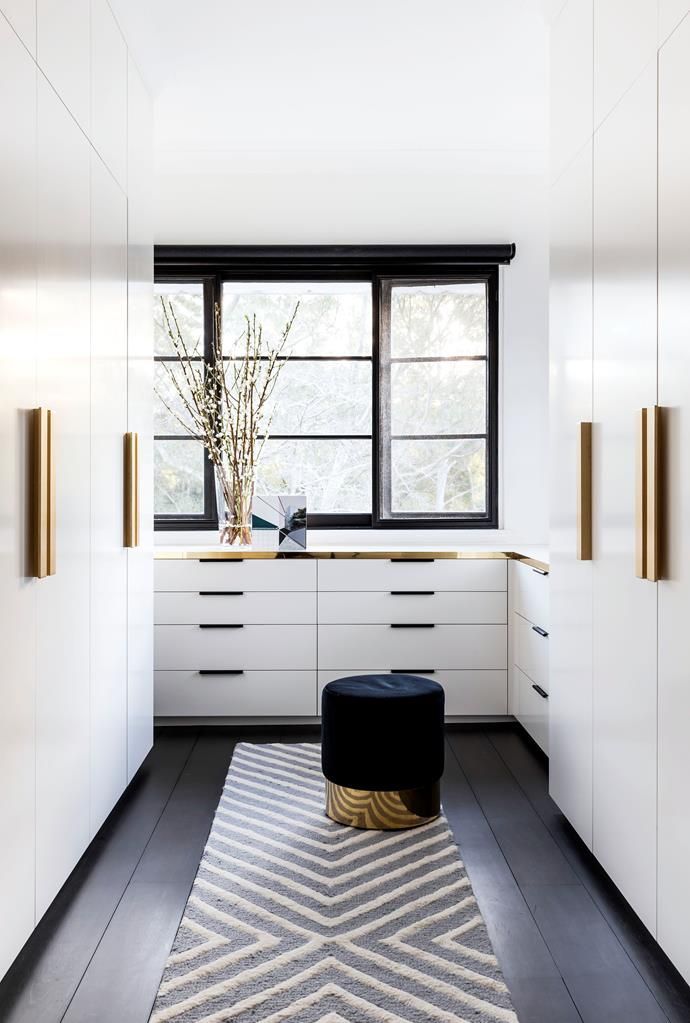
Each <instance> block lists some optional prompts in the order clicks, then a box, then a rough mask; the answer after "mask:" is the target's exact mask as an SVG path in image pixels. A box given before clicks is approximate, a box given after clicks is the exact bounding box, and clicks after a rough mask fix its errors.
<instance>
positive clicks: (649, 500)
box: [645, 405, 661, 582]
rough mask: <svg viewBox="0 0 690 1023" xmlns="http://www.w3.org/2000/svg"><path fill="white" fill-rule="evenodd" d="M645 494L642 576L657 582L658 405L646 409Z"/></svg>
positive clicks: (659, 492)
mask: <svg viewBox="0 0 690 1023" xmlns="http://www.w3.org/2000/svg"><path fill="white" fill-rule="evenodd" d="M646 418H647V444H646V453H647V471H646V473H645V475H646V481H647V494H646V505H647V512H646V516H645V519H646V523H645V525H646V533H647V542H646V548H647V565H646V572H645V578H646V579H648V580H649V581H650V582H656V581H657V580H658V579H660V578H661V565H660V562H661V490H660V480H661V472H660V469H661V464H660V463H661V409H660V408H659V406H658V405H654V406H653V407H652V408H648V409H647V417H646Z"/></svg>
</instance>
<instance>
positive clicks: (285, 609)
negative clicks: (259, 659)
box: [155, 590, 316, 625]
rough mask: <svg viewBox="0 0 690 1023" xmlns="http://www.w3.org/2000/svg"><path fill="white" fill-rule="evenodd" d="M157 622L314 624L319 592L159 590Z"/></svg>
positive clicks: (182, 623)
mask: <svg viewBox="0 0 690 1023" xmlns="http://www.w3.org/2000/svg"><path fill="white" fill-rule="evenodd" d="M155 622H156V625H194V624H199V623H200V622H201V623H204V624H207V625H223V624H227V623H233V622H235V623H238V622H241V623H242V624H243V625H314V624H315V623H316V594H315V593H302V592H301V591H299V590H297V591H296V592H295V593H291V594H289V595H287V594H285V593H265V592H261V591H256V590H254V591H251V590H250V591H249V592H247V593H244V592H243V591H242V590H234V591H220V592H219V591H215V590H211V591H205V592H202V593H185V592H183V593H167V592H163V593H157V594H156V599H155Z"/></svg>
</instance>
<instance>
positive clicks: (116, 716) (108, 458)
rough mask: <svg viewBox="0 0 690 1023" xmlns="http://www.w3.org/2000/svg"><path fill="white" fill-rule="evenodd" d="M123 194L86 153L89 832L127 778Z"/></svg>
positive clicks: (111, 802) (99, 161)
mask: <svg viewBox="0 0 690 1023" xmlns="http://www.w3.org/2000/svg"><path fill="white" fill-rule="evenodd" d="M126 429H127V200H126V199H125V196H124V195H123V193H122V191H121V190H120V188H119V187H118V185H117V184H116V183H115V181H114V180H113V178H112V177H111V175H110V173H109V171H108V170H107V168H106V167H105V165H104V164H103V162H102V161H101V159H100V158H99V157H98V156H97V155H96V154H95V153H92V156H91V474H90V475H91V620H90V624H91V834H92V835H93V834H95V832H96V831H97V830H98V828H99V827H100V825H101V824H102V823H103V821H104V820H105V818H106V817H107V815H108V813H109V812H110V810H111V809H112V807H113V806H114V805H115V803H116V802H117V800H118V799H119V797H120V795H121V794H122V791H123V789H124V787H125V785H126V783H127V688H126V678H127V555H126V552H125V549H124V547H123V545H122V539H123V536H122V533H123V527H122V509H123V505H124V493H123V472H122V450H123V441H122V438H123V434H124V433H125V431H126Z"/></svg>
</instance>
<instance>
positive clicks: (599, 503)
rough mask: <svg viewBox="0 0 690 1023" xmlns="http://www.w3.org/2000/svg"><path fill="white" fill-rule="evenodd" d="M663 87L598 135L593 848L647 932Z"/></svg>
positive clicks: (645, 87)
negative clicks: (642, 538) (642, 458)
mask: <svg viewBox="0 0 690 1023" xmlns="http://www.w3.org/2000/svg"><path fill="white" fill-rule="evenodd" d="M656 94H657V84H656V66H655V65H652V66H650V67H649V68H648V69H647V70H646V71H645V72H644V74H643V75H642V76H641V77H640V78H639V79H638V80H637V82H636V83H635V85H634V86H633V87H632V88H631V89H630V91H629V92H627V93H626V95H625V96H624V98H623V99H622V100H621V101H620V103H619V104H618V106H617V107H616V108H615V109H614V110H613V112H612V113H611V114H610V115H609V117H608V118H607V119H606V121H605V122H604V124H603V125H602V126H601V128H600V129H599V131H598V132H597V135H596V136H595V146H594V182H595V189H594V388H593V394H594V430H593V455H592V458H593V465H594V474H593V487H592V490H593V494H594V514H593V522H594V562H593V566H594V571H593V584H594V585H593V623H594V628H593V651H594V661H593V663H594V703H593V707H594V715H593V716H594V733H593V738H594V747H593V771H594V853H595V855H596V857H597V859H598V860H599V861H600V862H601V863H602V865H603V866H604V869H605V870H606V871H607V872H608V873H609V875H610V876H611V877H612V878H613V880H614V882H615V883H616V885H617V886H618V887H619V888H620V889H621V891H622V892H623V894H624V895H625V897H626V899H627V900H628V901H629V902H630V904H631V905H632V906H633V908H634V909H635V911H636V912H637V913H638V915H639V916H640V917H641V919H642V920H643V922H644V923H645V925H646V926H647V927H648V928H649V930H650V931H651V932H652V933H654V931H655V928H656V809H657V801H656V764H657V741H656V727H657V706H656V699H657V693H656V676H657V665H656V659H657V626H656V615H657V592H656V589H657V588H656V584H654V583H650V582H646V581H644V580H641V579H637V578H636V577H635V497H636V473H635V463H636V455H635V452H636V432H635V427H636V422H637V420H636V416H637V414H638V413H639V410H640V409H641V408H642V407H644V406H651V405H654V404H655V402H656V360H657V345H656V270H657V261H656V226H657V219H656V130H657V121H656ZM623 182H624V183H625V187H623Z"/></svg>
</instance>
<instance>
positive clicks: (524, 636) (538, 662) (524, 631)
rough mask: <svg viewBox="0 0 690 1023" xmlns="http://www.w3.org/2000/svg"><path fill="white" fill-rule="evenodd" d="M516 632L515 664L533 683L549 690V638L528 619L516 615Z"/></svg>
mask: <svg viewBox="0 0 690 1023" xmlns="http://www.w3.org/2000/svg"><path fill="white" fill-rule="evenodd" d="M513 628H514V630H515V663H516V665H517V666H518V668H520V669H521V670H522V671H523V672H524V673H525V675H528V676H529V677H530V678H531V679H532V681H533V682H536V683H537V684H538V685H540V686H541V687H542V689H545V690H546V691H547V692H548V690H549V637H548V636H544V635H543V632H544V630H542V629H541V627H540V626H538V625H533V624H532V622H528V621H527V619H526V618H523V617H522V616H521V615H519V614H516V615H515V616H514V619H513Z"/></svg>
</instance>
